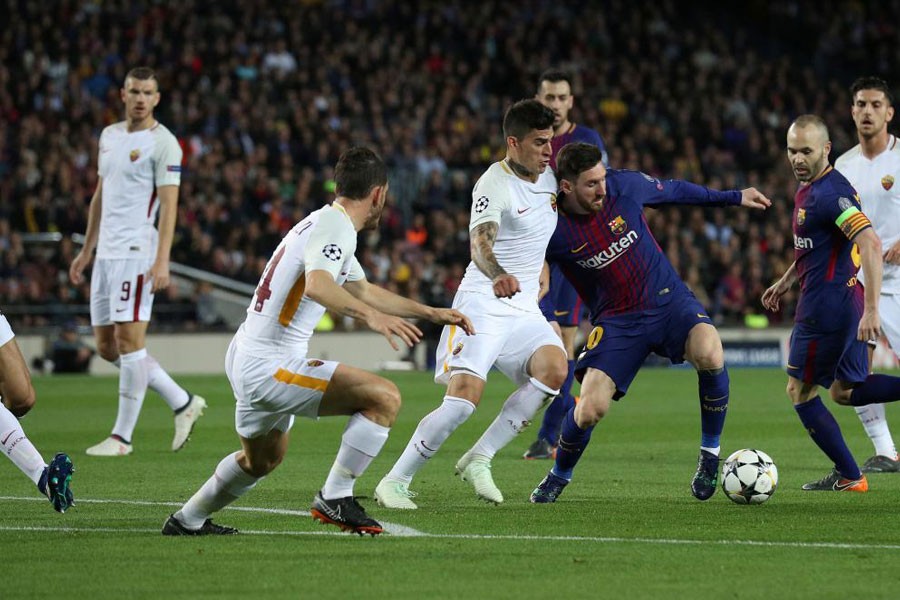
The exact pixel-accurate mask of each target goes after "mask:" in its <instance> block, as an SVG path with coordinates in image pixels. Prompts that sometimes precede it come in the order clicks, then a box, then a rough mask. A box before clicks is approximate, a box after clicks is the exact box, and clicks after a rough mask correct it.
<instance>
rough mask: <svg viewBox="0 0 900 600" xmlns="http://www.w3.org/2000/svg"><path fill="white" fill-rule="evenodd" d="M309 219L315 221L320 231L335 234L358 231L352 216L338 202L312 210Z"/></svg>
mask: <svg viewBox="0 0 900 600" xmlns="http://www.w3.org/2000/svg"><path fill="white" fill-rule="evenodd" d="M307 219H308V220H309V221H310V222H312V223H314V224H315V225H316V229H318V230H319V231H327V232H330V233H334V234H349V233H352V234H354V235H355V233H356V230H355V229H354V228H353V222H352V221H351V220H350V217H349V216H347V213H346V211H344V209H343V208H342V207H341V206H340V205H337V204H326V205H325V206H323V207H322V208H320V209H318V210H315V211H313V212H311V213H310V214H309V216H308V217H307Z"/></svg>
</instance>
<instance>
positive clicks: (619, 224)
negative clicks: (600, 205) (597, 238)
mask: <svg viewBox="0 0 900 600" xmlns="http://www.w3.org/2000/svg"><path fill="white" fill-rule="evenodd" d="M608 225H609V229H610V230H611V231H612V232H613V233H614V234H616V235H622V234H623V233H625V230H626V229H627V228H628V223H626V222H625V219H623V218H622V215H618V216H617V217H616V218H615V219H613V220H612V221H610V222H609V223H608Z"/></svg>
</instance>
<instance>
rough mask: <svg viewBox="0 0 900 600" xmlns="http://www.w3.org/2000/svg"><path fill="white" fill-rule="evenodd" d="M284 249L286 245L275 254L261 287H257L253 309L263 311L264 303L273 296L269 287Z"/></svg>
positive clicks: (260, 284)
mask: <svg viewBox="0 0 900 600" xmlns="http://www.w3.org/2000/svg"><path fill="white" fill-rule="evenodd" d="M284 249H285V247H284V246H282V247H281V249H280V250H279V251H278V252H276V253H275V256H273V257H272V260H271V262H269V265H268V268H266V273H265V275H263V278H262V281H261V282H260V283H259V287H258V288H256V304H255V305H254V306H253V310H255V311H256V312H262V309H263V304H265V303H266V300H268V299H269V298H271V297H272V290H271V288H269V285H270V284H271V283H272V275H274V274H275V267H277V266H278V262H279V261H280V260H281V257H282V256H284Z"/></svg>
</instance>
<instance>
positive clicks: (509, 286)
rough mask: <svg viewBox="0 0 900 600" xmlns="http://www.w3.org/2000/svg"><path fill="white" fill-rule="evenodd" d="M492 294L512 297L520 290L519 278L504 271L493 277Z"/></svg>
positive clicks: (499, 296)
mask: <svg viewBox="0 0 900 600" xmlns="http://www.w3.org/2000/svg"><path fill="white" fill-rule="evenodd" d="M493 287H494V295H495V296H497V297H498V298H512V297H513V296H515V295H516V294H518V293H519V292H521V291H522V286H520V285H519V280H518V279H516V276H515V275H510V274H509V273H504V274H503V275H497V276H496V277H494V286H493Z"/></svg>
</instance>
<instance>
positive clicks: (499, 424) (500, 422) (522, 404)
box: [467, 377, 559, 459]
mask: <svg viewBox="0 0 900 600" xmlns="http://www.w3.org/2000/svg"><path fill="white" fill-rule="evenodd" d="M557 394H559V390H551V389H550V388H548V387H547V386H546V385H544V384H543V383H541V382H540V381H538V380H537V379H535V378H534V377H532V378H530V379H529V380H528V381H526V382H525V384H524V385H523V386H522V387H520V388H519V389H517V390H516V391H515V392H513V393H512V395H511V396H510V397H509V398H507V400H506V402H505V403H504V404H503V408H502V409H501V410H500V414H499V415H497V418H496V419H494V422H493V423H491V425H490V426H489V427H488V428H487V430H486V431H485V432H484V433H483V434H482V436H481V438H479V440H478V441H477V442H475V445H474V446H472V449H471V450H469V452H468V453H467V454H477V455H479V456H485V457H487V458H488V459H491V458H493V457H494V455H495V454H497V452H499V451H500V449H501V448H503V447H504V446H506V445H507V444H508V443H510V442H511V441H512V440H513V438H515V437H516V436H517V435H519V434H520V433H522V431H524V430H525V428H526V427H528V425H529V424H530V423H531V419H532V418H533V417H534V415H535V413H536V412H537V411H538V410H540V408H541V406H543V405H544V403H545V402H546V401H547V400H549V399H550V398H553V397H554V396H556V395H557Z"/></svg>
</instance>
